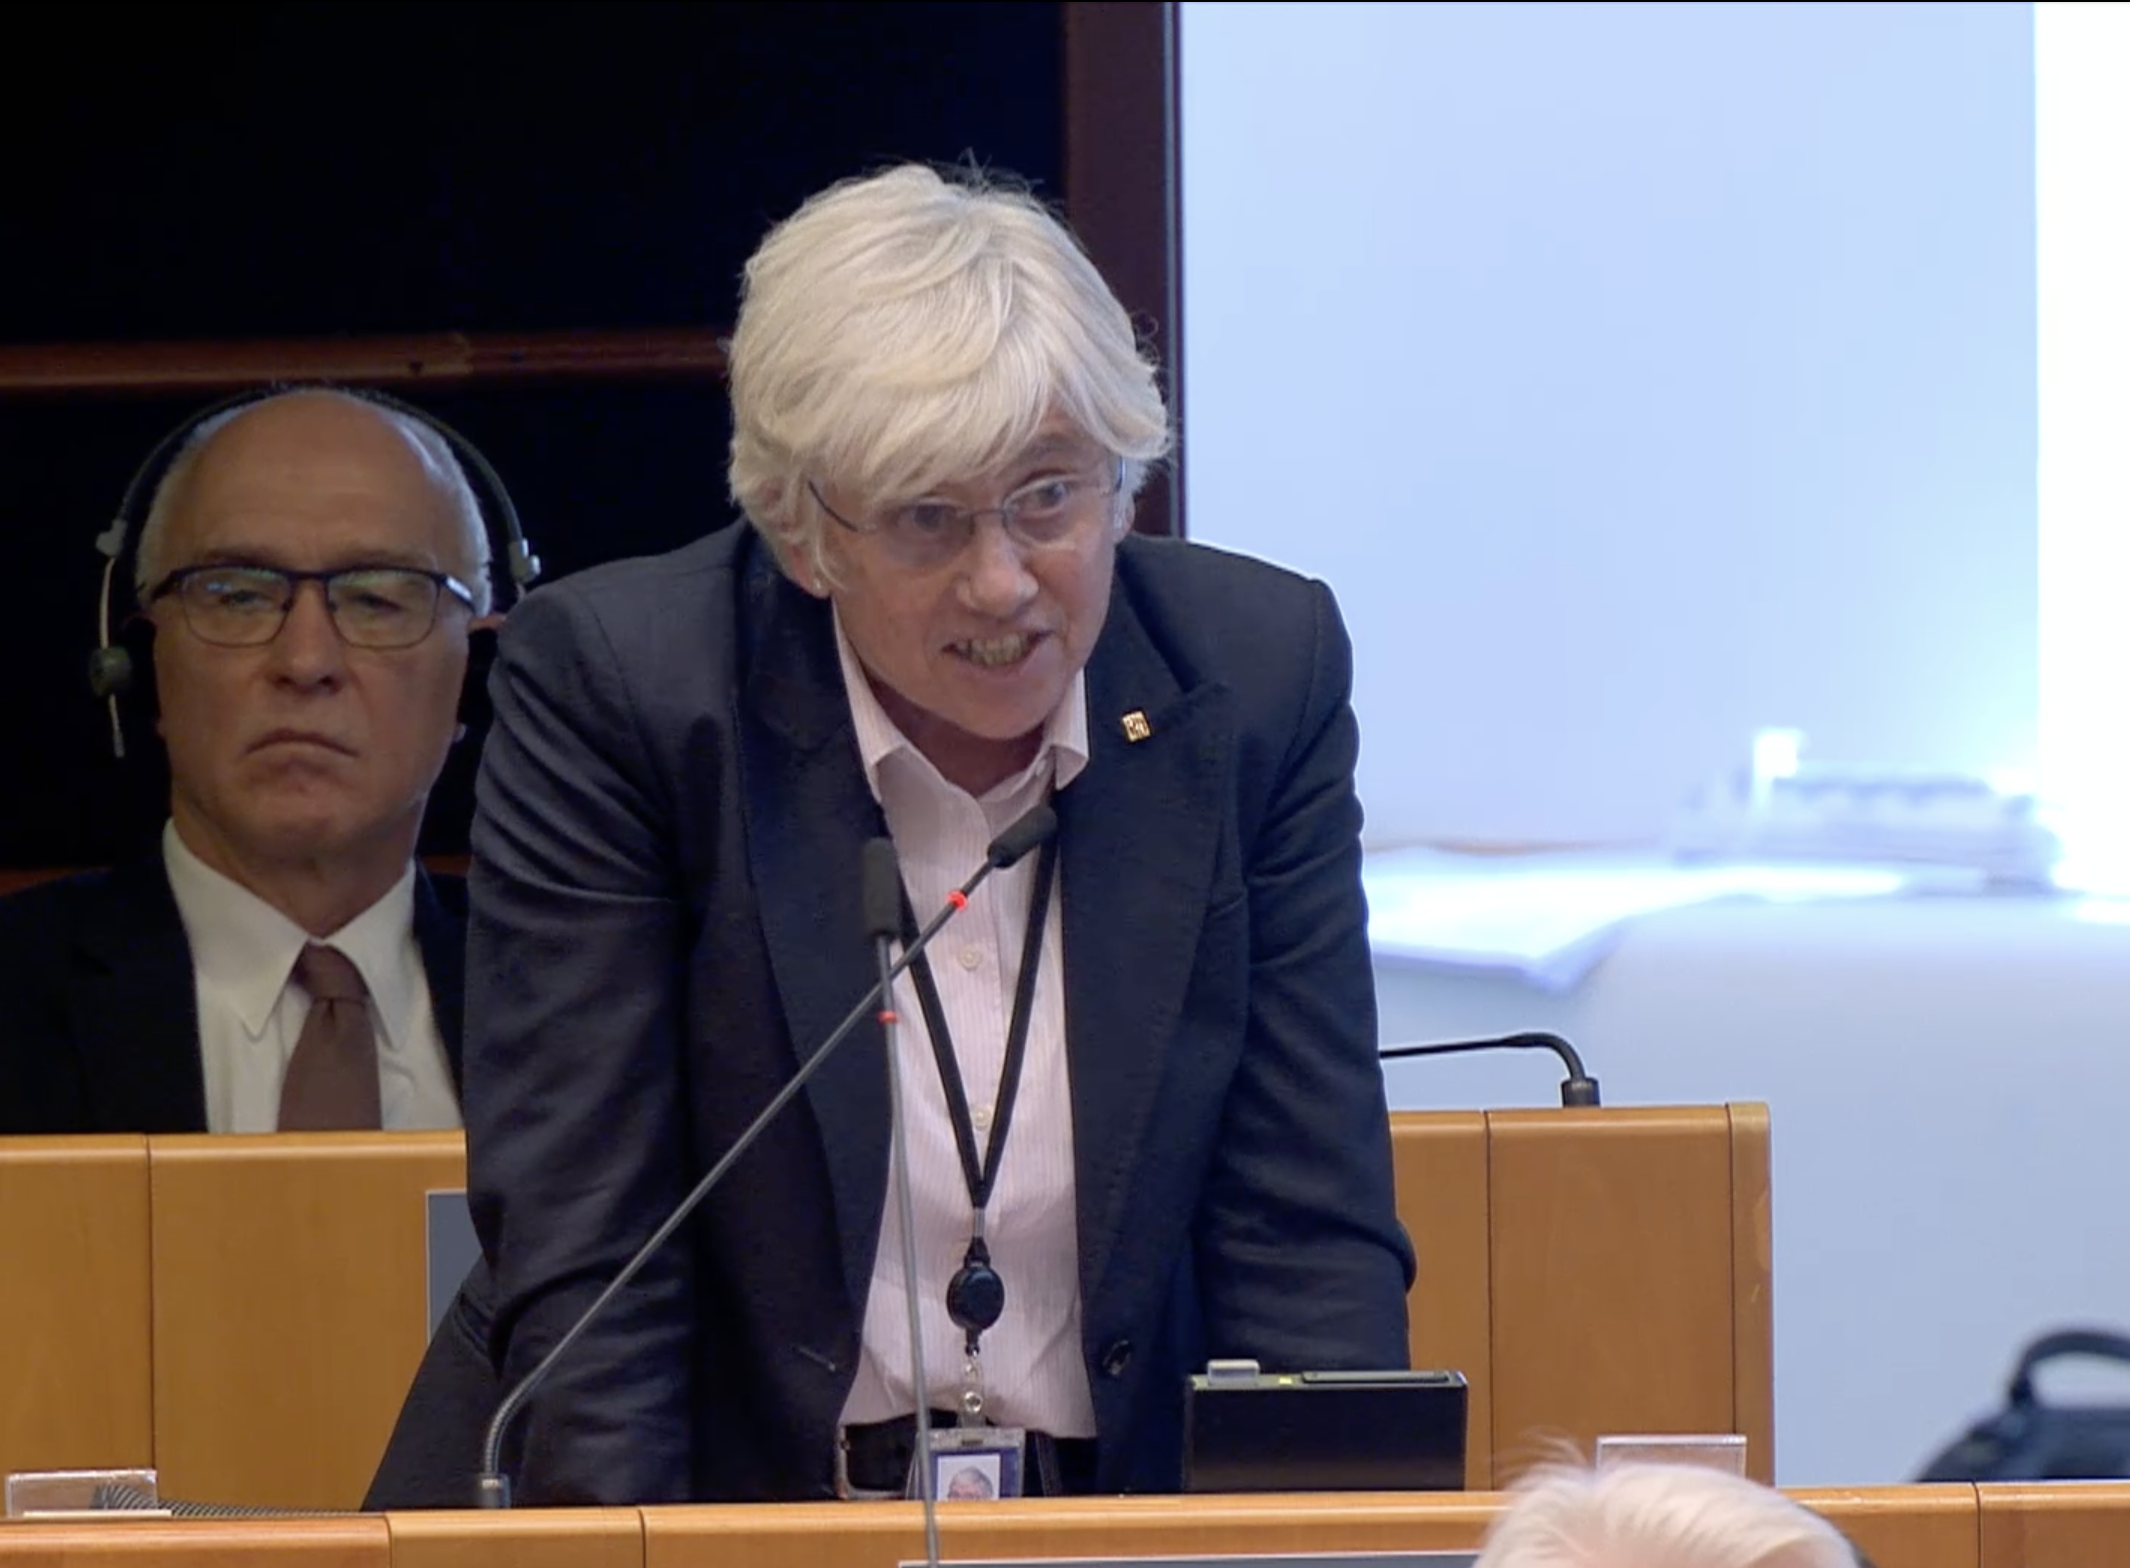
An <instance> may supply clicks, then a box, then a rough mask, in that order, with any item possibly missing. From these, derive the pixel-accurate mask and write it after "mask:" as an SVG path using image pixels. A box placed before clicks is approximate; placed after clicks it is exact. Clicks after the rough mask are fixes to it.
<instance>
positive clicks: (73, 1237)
mask: <svg viewBox="0 0 2130 1568" xmlns="http://www.w3.org/2000/svg"><path fill="white" fill-rule="evenodd" d="M0 1260H4V1262H0V1272H4V1274H5V1277H6V1279H7V1286H6V1288H5V1289H4V1290H0V1473H4V1472H7V1471H11V1470H76V1469H110V1468H115V1467H119V1466H142V1465H149V1464H152V1463H154V1435H153V1431H152V1423H151V1411H152V1405H151V1403H150V1401H151V1399H152V1385H151V1380H150V1373H149V1301H150V1294H149V1268H148V1141H147V1139H145V1138H10V1139H0Z"/></svg>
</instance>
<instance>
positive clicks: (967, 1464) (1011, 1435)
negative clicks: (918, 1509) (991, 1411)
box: [910, 1426, 1027, 1503]
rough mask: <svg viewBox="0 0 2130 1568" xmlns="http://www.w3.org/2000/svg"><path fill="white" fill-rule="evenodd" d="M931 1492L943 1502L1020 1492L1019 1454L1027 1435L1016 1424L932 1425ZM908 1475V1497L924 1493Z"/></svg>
mask: <svg viewBox="0 0 2130 1568" xmlns="http://www.w3.org/2000/svg"><path fill="white" fill-rule="evenodd" d="M929 1436H930V1438H931V1444H932V1495H933V1496H934V1497H936V1498H938V1499H939V1500H940V1501H941V1502H943V1503H954V1502H989V1501H991V1500H992V1499H993V1498H998V1497H1019V1496H1020V1495H1021V1457H1022V1454H1023V1452H1024V1450H1025V1448H1026V1446H1027V1438H1026V1434H1025V1433H1023V1432H1022V1431H1021V1430H1020V1429H1019V1428H1017V1427H1003V1426H948V1427H934V1428H933V1429H932V1431H931V1432H930V1434H929ZM922 1484H923V1483H922V1482H921V1481H919V1480H918V1478H917V1477H916V1476H915V1475H912V1476H911V1477H910V1496H912V1497H918V1496H921V1495H923V1494H922V1493H921V1492H919V1490H918V1488H919V1487H920V1486H921V1485H922Z"/></svg>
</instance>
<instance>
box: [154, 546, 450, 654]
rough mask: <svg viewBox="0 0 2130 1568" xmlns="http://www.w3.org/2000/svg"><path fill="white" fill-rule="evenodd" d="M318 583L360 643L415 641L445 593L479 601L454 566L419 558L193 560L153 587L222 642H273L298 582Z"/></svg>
mask: <svg viewBox="0 0 2130 1568" xmlns="http://www.w3.org/2000/svg"><path fill="white" fill-rule="evenodd" d="M305 583H317V584H318V585H319V586H320V587H321V588H322V589H324V591H325V608H326V612H327V613H328V614H329V615H331V616H332V618H333V630H334V631H336V632H338V633H339V634H340V640H341V641H342V642H344V643H347V644H348V645H349V646H350V647H354V648H411V647H413V646H414V645H415V644H416V643H418V642H420V641H421V640H422V639H423V638H424V637H426V636H428V635H429V631H430V628H431V627H433V626H435V625H436V607H437V605H438V604H439V603H441V602H442V600H443V597H444V595H445V594H447V593H448V594H450V595H451V597H452V598H454V599H456V600H458V601H459V603H461V604H463V605H465V606H466V607H467V608H468V609H471V608H472V607H473V590H472V589H470V588H468V587H467V586H466V585H465V584H464V583H462V582H460V581H459V580H458V579H457V578H456V577H453V576H451V575H450V574H449V573H447V572H424V571H418V570H416V569H415V568H413V567H411V566H351V567H347V568H344V569H343V570H341V571H337V572H289V571H283V570H282V569H281V568H280V567H278V566H187V567H182V568H180V569H179V570H177V571H174V572H172V573H171V574H170V575H169V576H168V577H165V578H164V579H163V580H162V582H160V583H159V584H157V585H156V587H155V589H154V591H153V592H151V593H150V594H149V595H148V602H149V603H151V604H153V603H154V602H155V601H156V600H158V599H165V598H169V597H171V596H172V595H175V596H176V598H177V602H178V605H179V607H180V608H181V609H182V610H183V611H184V612H185V624H186V626H188V627H190V628H191V630H192V634H193V636H195V637H197V638H199V639H200V641H202V642H207V643H213V644H214V645H215V646H216V647H218V648H252V647H257V646H259V645H260V644H262V643H269V642H272V641H273V640H274V639H275V638H276V637H278V636H279V635H280V634H281V628H282V627H283V626H284V625H285V624H286V623H287V621H288V612H289V608H290V606H292V605H293V604H294V603H295V602H296V590H297V589H298V588H300V587H301V586H302V585H303V584H305Z"/></svg>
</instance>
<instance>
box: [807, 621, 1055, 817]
mask: <svg viewBox="0 0 2130 1568" xmlns="http://www.w3.org/2000/svg"><path fill="white" fill-rule="evenodd" d="M834 619H835V623H836V658H837V659H838V660H839V661H840V662H841V664H842V666H843V690H844V693H845V695H846V696H847V697H848V698H849V699H850V709H851V727H852V728H853V729H854V730H855V731H856V732H857V736H858V759H859V761H860V762H861V763H863V764H864V767H865V783H866V787H867V788H868V789H870V790H871V791H872V792H873V799H875V800H879V799H880V798H881V794H880V769H881V765H882V764H883V763H885V762H886V761H887V759H888V758H890V757H892V756H895V755H897V754H898V753H900V754H907V755H908V756H909V757H910V758H912V759H913V760H914V761H916V762H917V763H920V764H922V766H923V767H924V768H926V769H929V770H930V771H931V772H932V774H933V776H934V777H937V776H938V770H937V769H936V768H933V767H932V762H931V759H930V758H929V757H926V756H925V755H924V753H923V752H921V751H919V750H918V749H917V747H916V746H915V745H914V744H913V743H912V742H911V740H910V738H909V737H908V736H907V735H905V734H903V733H902V730H901V729H900V728H899V727H898V726H897V725H896V723H895V721H894V720H893V719H891V718H889V717H888V714H887V709H885V708H883V707H881V706H880V699H879V698H878V697H876V696H874V695H873V683H872V682H871V681H870V680H869V679H867V677H866V673H865V666H864V665H862V664H860V663H859V662H858V655H857V653H856V652H855V651H854V650H853V649H852V647H851V644H850V638H848V637H847V636H845V635H844V632H843V617H842V615H841V614H836V615H835V616H834ZM1086 766H1087V671H1086V670H1085V669H1080V670H1075V671H1074V672H1073V676H1072V682H1071V684H1070V685H1068V686H1067V687H1066V688H1065V695H1064V696H1063V697H1062V698H1060V699H1059V701H1058V705H1057V707H1055V708H1054V709H1052V710H1051V714H1050V717H1049V718H1048V719H1046V720H1044V721H1043V740H1042V744H1041V745H1039V746H1037V747H1036V752H1035V760H1034V761H1032V762H1030V763H1029V764H1028V766H1027V767H1026V768H1024V769H1022V770H1021V771H1020V772H1019V773H1016V774H1014V775H1013V777H1011V778H1009V779H1006V780H1005V781H1003V782H1002V783H1000V784H998V785H996V786H995V787H994V788H992V789H991V790H990V791H989V792H988V793H987V794H986V795H985V796H984V797H983V798H984V799H985V800H986V801H989V800H992V799H995V798H998V797H1001V796H1004V795H1009V794H1011V793H1012V792H1014V791H1015V790H1018V789H1024V788H1026V787H1027V783H1028V780H1029V778H1030V777H1031V776H1033V775H1034V774H1036V773H1038V772H1041V771H1043V770H1046V769H1050V768H1052V767H1055V769H1056V772H1055V775H1054V776H1053V778H1052V780H1051V788H1053V789H1063V788H1064V787H1065V786H1066V785H1068V784H1070V783H1071V782H1072V781H1073V780H1074V779H1076V778H1078V777H1079V776H1080V770H1081V769H1083V768H1085V767H1086ZM941 782H942V783H944V782H945V781H944V780H941Z"/></svg>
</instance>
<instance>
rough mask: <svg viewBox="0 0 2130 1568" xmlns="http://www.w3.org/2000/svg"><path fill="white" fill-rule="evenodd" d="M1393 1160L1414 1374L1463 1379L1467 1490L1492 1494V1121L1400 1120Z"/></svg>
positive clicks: (1404, 1115) (1435, 1115)
mask: <svg viewBox="0 0 2130 1568" xmlns="http://www.w3.org/2000/svg"><path fill="white" fill-rule="evenodd" d="M1391 1152H1392V1162H1393V1171H1394V1174H1395V1177H1396V1181H1397V1196H1398V1217H1399V1218H1400V1219H1402V1220H1403V1221H1404V1222H1405V1228H1406V1231H1407V1233H1408V1234H1409V1235H1410V1236H1411V1237H1412V1242H1413V1251H1414V1252H1415V1253H1416V1254H1417V1255H1418V1257H1419V1260H1420V1268H1419V1273H1418V1274H1417V1275H1416V1276H1415V1278H1414V1280H1413V1288H1412V1290H1411V1291H1410V1292H1409V1293H1408V1294H1407V1296H1406V1303H1405V1305H1406V1314H1407V1319H1408V1322H1409V1324H1410V1328H1409V1330H1408V1339H1409V1349H1410V1350H1411V1353H1412V1358H1413V1365H1414V1366H1416V1367H1424V1368H1433V1369H1440V1370H1446V1371H1456V1372H1462V1373H1463V1374H1464V1377H1465V1382H1466V1383H1467V1384H1468V1385H1469V1386H1470V1404H1469V1406H1468V1407H1467V1408H1468V1412H1469V1413H1468V1415H1467V1417H1466V1422H1465V1462H1464V1484H1465V1485H1466V1486H1468V1487H1472V1488H1475V1489H1478V1490H1484V1489H1486V1488H1487V1487H1490V1486H1492V1485H1493V1484H1494V1419H1493V1415H1494V1402H1493V1400H1494V1372H1493V1364H1494V1353H1493V1346H1492V1343H1491V1342H1490V1339H1489V1337H1488V1336H1489V1316H1490V1297H1489V1292H1488V1276H1489V1268H1490V1266H1489V1263H1488V1259H1487V1119H1486V1117H1485V1116H1484V1115H1483V1114H1481V1113H1480V1112H1478V1111H1429V1112H1408V1111H1401V1112H1399V1113H1398V1114H1396V1115H1394V1116H1392V1117H1391Z"/></svg>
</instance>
